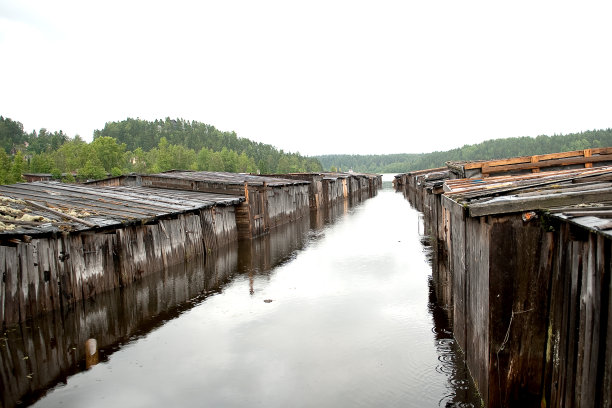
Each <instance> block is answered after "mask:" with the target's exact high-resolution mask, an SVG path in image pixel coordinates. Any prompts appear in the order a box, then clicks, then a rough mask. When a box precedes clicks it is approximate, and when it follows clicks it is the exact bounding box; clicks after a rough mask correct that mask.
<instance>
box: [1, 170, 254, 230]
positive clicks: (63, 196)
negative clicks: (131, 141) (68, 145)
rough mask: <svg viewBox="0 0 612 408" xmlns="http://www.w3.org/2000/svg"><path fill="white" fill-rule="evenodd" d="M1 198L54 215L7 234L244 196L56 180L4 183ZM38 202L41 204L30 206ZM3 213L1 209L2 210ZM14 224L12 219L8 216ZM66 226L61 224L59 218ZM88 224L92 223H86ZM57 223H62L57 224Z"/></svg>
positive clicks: (125, 219)
mask: <svg viewBox="0 0 612 408" xmlns="http://www.w3.org/2000/svg"><path fill="white" fill-rule="evenodd" d="M0 197H8V198H11V199H17V200H22V201H24V203H5V205H6V206H9V207H11V208H14V209H19V210H21V211H25V212H27V213H28V214H30V215H33V216H42V217H45V218H46V219H49V220H51V222H50V223H43V224H40V225H24V224H20V225H18V226H17V228H16V229H15V230H12V231H4V232H0V235H6V234H20V233H21V234H37V233H49V232H61V231H67V230H81V231H83V230H87V229H91V228H93V227H92V226H94V225H95V226H98V227H107V226H120V225H122V224H125V223H129V222H134V221H149V220H152V219H155V218H158V217H164V216H169V215H172V214H180V213H184V212H188V211H195V210H199V209H202V208H208V207H211V206H214V205H222V206H224V205H234V204H237V203H239V202H240V201H242V200H243V198H241V197H238V196H233V195H227V194H225V195H223V194H206V193H194V192H186V191H175V190H164V189H156V188H147V187H123V186H121V187H92V186H87V185H81V184H64V183H57V182H35V183H20V184H12V185H5V186H0ZM28 201H29V202H37V203H39V204H41V205H42V206H44V207H48V208H49V209H50V210H51V211H46V210H45V209H43V208H41V207H40V206H34V205H28V204H27V202H28ZM0 212H1V210H0ZM58 212H59V213H66V214H68V215H70V214H71V213H75V214H76V215H77V216H78V217H79V218H81V219H82V220H81V221H75V220H70V221H68V222H67V221H66V218H64V216H62V215H60V214H58ZM4 222H5V223H10V220H7V221H4ZM60 222H61V223H62V224H63V225H59V223H60ZM84 223H89V224H90V225H83V224H84ZM56 224H57V225H56Z"/></svg>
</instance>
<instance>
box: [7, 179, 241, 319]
mask: <svg viewBox="0 0 612 408" xmlns="http://www.w3.org/2000/svg"><path fill="white" fill-rule="evenodd" d="M243 201H244V198H242V197H237V196H230V195H222V194H210V193H206V194H204V193H196V192H188V191H181V192H177V191H174V190H164V189H152V188H146V187H129V188H128V187H104V188H101V187H92V186H84V185H74V184H70V185H69V184H62V183H55V182H37V183H23V184H14V185H8V186H0V214H1V216H0V272H1V273H2V281H1V282H0V318H1V319H2V324H3V325H10V324H13V323H17V322H19V321H24V320H26V319H28V318H30V317H33V316H35V315H37V314H39V313H42V312H46V311H50V310H53V309H58V308H60V307H67V306H68V305H70V304H72V303H74V302H77V301H79V300H82V299H88V298H91V297H93V296H94V295H96V294H98V293H101V292H104V291H107V290H109V289H113V288H116V287H120V286H126V285H129V284H130V283H131V282H133V281H135V280H139V279H141V278H142V277H143V276H145V275H147V274H148V273H152V272H154V271H157V270H160V269H162V268H164V267H168V266H170V265H173V264H176V263H181V262H184V261H185V260H186V259H190V258H192V257H194V256H196V255H199V254H202V253H205V252H207V251H208V250H213V249H216V248H218V247H219V246H222V245H225V244H226V243H228V242H231V241H235V240H236V236H237V226H236V223H235V216H234V211H235V210H234V208H235V206H236V205H239V204H240V203H241V202H243Z"/></svg>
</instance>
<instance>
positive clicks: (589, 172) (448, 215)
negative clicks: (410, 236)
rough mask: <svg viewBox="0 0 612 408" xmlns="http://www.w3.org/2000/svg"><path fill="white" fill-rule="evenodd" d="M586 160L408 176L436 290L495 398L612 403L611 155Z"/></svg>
mask: <svg viewBox="0 0 612 408" xmlns="http://www.w3.org/2000/svg"><path fill="white" fill-rule="evenodd" d="M603 150H604V151H605V149H603ZM569 153H572V152H569ZM600 153H601V152H598V153H597V154H598V155H599V154H600ZM587 155H588V153H587ZM568 157H573V158H575V157H576V155H573V154H568ZM582 157H583V158H584V156H582ZM587 157H589V156H587ZM590 157H592V156H590ZM508 160H509V161H512V159H508ZM551 160H558V159H551ZM559 160H560V159H559ZM572 160H574V159H572ZM596 160H598V161H596V162H595V163H594V164H595V166H597V165H599V164H601V163H605V161H604V160H603V157H599V158H598V159H596ZM517 161H518V160H517ZM578 161H579V160H578ZM521 162H522V163H524V161H522V159H521ZM529 163H539V161H536V160H534V161H529ZM564 163H565V162H564ZM572 163H574V162H573V161H572ZM557 164H558V162H556V164H555V165H557ZM579 164H580V168H572V167H571V166H570V167H569V168H568V167H564V169H565V170H557V169H554V170H553V168H554V167H553V166H550V167H548V170H543V169H544V168H545V167H540V168H539V169H540V170H542V171H540V172H533V171H529V172H521V173H520V174H513V173H512V172H509V173H507V174H504V173H503V172H496V174H500V176H498V177H473V178H467V179H458V178H456V177H457V174H456V169H454V170H453V169H450V168H448V169H447V170H450V172H446V175H444V176H441V173H444V172H445V171H446V170H444V169H432V170H430V171H422V172H418V173H416V174H412V175H407V176H405V177H404V180H405V184H403V185H404V186H405V187H404V191H405V192H406V195H407V196H408V198H409V199H410V200H411V202H412V203H413V205H414V206H415V207H417V208H419V209H420V211H422V212H423V213H424V214H425V219H426V224H427V225H426V229H427V233H428V234H430V236H431V240H432V243H433V247H434V266H433V272H432V275H433V279H434V281H435V283H436V286H437V288H436V294H437V295H438V299H439V301H440V302H441V303H442V304H443V306H444V305H445V306H447V309H448V310H449V314H450V317H451V318H452V320H453V333H454V336H455V338H456V340H457V342H458V344H459V345H460V346H461V348H462V349H463V350H464V352H465V356H466V362H467V364H468V367H469V369H470V372H471V373H472V376H473V378H474V380H475V382H476V384H477V386H478V388H479V391H480V393H481V396H482V398H483V401H484V403H485V406H487V407H513V406H516V407H518V406H521V407H523V406H533V407H536V406H537V407H541V406H546V407H564V406H572V407H611V406H612V303H611V302H610V300H611V299H612V284H611V280H610V276H611V271H610V269H611V264H610V261H611V258H610V257H611V253H612V195H611V194H612V167H595V166H585V164H589V163H585V162H584V161H583V162H581V163H579ZM507 165H508V164H503V166H507ZM500 166H502V165H501V164H500ZM470 167H471V165H469V164H465V165H464V166H463V168H467V169H468V170H471V168H470ZM480 168H485V169H486V168H487V166H486V165H485V166H484V167H482V166H481V167H480ZM520 170H521V171H522V170H525V168H521V169H520ZM530 170H533V169H530ZM400 185H401V184H400ZM409 190H412V191H409ZM415 201H416V202H415Z"/></svg>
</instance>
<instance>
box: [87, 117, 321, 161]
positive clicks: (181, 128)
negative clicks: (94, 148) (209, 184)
mask: <svg viewBox="0 0 612 408" xmlns="http://www.w3.org/2000/svg"><path fill="white" fill-rule="evenodd" d="M104 136H110V137H112V138H114V139H116V140H117V142H118V143H125V145H126V148H127V150H130V151H134V150H136V149H137V148H140V149H142V150H143V151H150V150H152V149H154V148H156V147H157V146H158V145H159V143H160V141H161V139H162V138H165V139H166V140H167V141H168V143H169V144H171V145H179V146H183V147H186V148H188V149H193V150H194V151H195V152H196V153H197V152H200V151H201V150H202V149H203V148H204V149H208V150H211V151H213V152H220V151H222V150H223V149H227V150H230V151H234V152H237V153H238V154H242V153H244V154H246V156H248V157H249V158H252V159H253V160H254V162H255V165H256V166H257V169H258V170H259V171H260V172H261V173H273V172H290V171H320V169H321V166H320V164H319V162H318V161H317V160H316V159H313V158H308V157H305V156H302V155H299V154H295V153H288V152H285V151H283V150H282V149H281V150H278V149H276V148H275V147H274V146H272V145H269V144H264V143H258V142H254V141H252V140H250V139H247V138H243V137H238V135H236V133H235V132H225V131H221V130H218V129H217V128H215V127H214V126H212V125H208V124H205V123H201V122H197V121H188V120H185V119H180V118H177V119H171V118H166V119H164V120H161V119H158V120H155V121H147V120H142V119H132V118H127V119H126V120H123V121H121V122H107V123H106V124H105V126H104V128H103V129H101V130H96V131H94V140H95V139H97V138H99V137H104Z"/></svg>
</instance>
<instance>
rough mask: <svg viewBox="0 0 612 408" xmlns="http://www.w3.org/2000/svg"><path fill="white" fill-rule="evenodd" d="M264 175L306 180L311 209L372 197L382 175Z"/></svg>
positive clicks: (379, 186) (379, 184)
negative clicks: (341, 201) (344, 200)
mask: <svg viewBox="0 0 612 408" xmlns="http://www.w3.org/2000/svg"><path fill="white" fill-rule="evenodd" d="M266 176H267V177H282V178H289V179H294V180H304V181H308V182H309V183H310V185H309V187H308V195H309V200H310V201H309V202H310V208H311V209H319V208H322V207H324V206H330V205H333V204H334V203H335V202H336V201H338V200H343V199H351V198H355V199H361V198H363V197H374V196H375V195H376V193H377V192H378V190H379V189H380V188H381V187H382V176H380V175H378V174H365V173H290V174H269V175H266Z"/></svg>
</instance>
